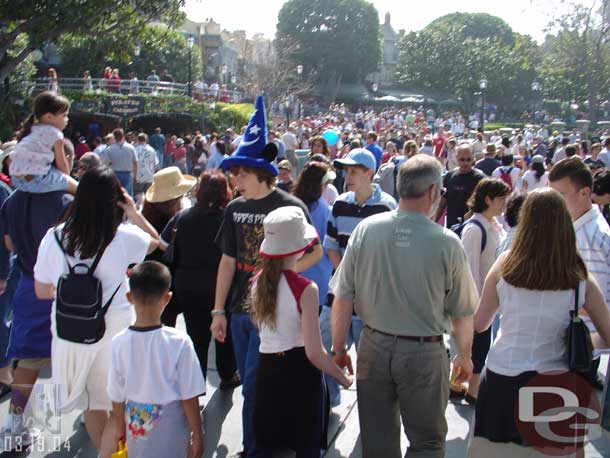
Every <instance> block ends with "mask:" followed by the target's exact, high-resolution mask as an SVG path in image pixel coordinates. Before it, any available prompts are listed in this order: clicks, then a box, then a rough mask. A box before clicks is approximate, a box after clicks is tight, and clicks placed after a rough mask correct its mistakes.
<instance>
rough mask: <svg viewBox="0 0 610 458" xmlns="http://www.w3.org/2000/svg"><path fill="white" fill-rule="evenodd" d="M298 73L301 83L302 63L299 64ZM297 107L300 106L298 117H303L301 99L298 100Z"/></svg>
mask: <svg viewBox="0 0 610 458" xmlns="http://www.w3.org/2000/svg"><path fill="white" fill-rule="evenodd" d="M297 75H299V83H300V82H301V77H302V75H303V66H302V65H297ZM297 107H298V119H301V102H300V101H299V100H297Z"/></svg>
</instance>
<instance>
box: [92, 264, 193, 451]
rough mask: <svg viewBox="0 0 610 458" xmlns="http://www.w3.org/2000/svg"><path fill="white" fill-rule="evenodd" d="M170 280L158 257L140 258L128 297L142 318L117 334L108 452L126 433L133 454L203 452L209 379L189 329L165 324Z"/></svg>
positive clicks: (110, 376) (111, 374) (110, 382)
mask: <svg viewBox="0 0 610 458" xmlns="http://www.w3.org/2000/svg"><path fill="white" fill-rule="evenodd" d="M170 284H171V275H170V273H169V270H168V269H167V267H165V266H164V265H163V264H161V263H159V262H156V261H145V262H143V263H141V264H138V265H137V266H135V267H134V268H133V269H132V271H131V273H130V277H129V287H130V292H129V293H127V298H128V300H129V302H131V303H132V304H133V305H134V307H135V309H136V322H135V323H134V324H133V326H130V327H129V328H127V329H125V330H123V331H122V332H120V333H119V334H117V335H116V336H115V337H114V338H113V339H112V356H111V359H110V372H109V373H108V396H109V397H110V399H111V400H112V405H113V408H112V418H111V421H112V430H113V434H112V437H113V440H112V441H111V443H110V444H108V445H109V447H105V448H104V449H103V450H102V453H101V456H102V458H107V457H108V455H107V454H106V453H107V451H108V449H110V450H111V449H112V448H116V444H117V442H118V441H119V440H121V439H124V438H125V437H126V438H127V450H128V454H129V458H148V457H177V458H201V455H202V453H203V429H202V426H201V414H200V412H199V396H200V395H202V394H204V393H205V380H204V378H203V374H202V372H201V367H200V365H199V360H198V359H197V354H196V353H195V348H194V346H193V342H192V341H191V338H190V337H189V336H188V335H187V334H186V333H185V332H183V331H180V330H178V329H174V328H170V327H166V326H163V325H162V324H161V313H162V312H163V309H164V308H165V306H166V305H167V303H168V302H169V300H170V299H171V297H172V293H170V291H169V288H170ZM104 445H105V446H106V445H107V444H104Z"/></svg>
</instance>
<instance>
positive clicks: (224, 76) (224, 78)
mask: <svg viewBox="0 0 610 458" xmlns="http://www.w3.org/2000/svg"><path fill="white" fill-rule="evenodd" d="M227 70H228V68H227V64H222V67H220V72H221V73H222V84H227Z"/></svg>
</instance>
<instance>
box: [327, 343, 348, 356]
mask: <svg viewBox="0 0 610 458" xmlns="http://www.w3.org/2000/svg"><path fill="white" fill-rule="evenodd" d="M346 353H347V346H345V345H344V346H343V348H342V349H340V350H338V351H336V350H335V348H334V347H333V348H331V349H330V352H329V354H330V356H336V355H339V356H341V355H344V354H346Z"/></svg>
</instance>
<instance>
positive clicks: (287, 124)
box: [284, 96, 290, 129]
mask: <svg viewBox="0 0 610 458" xmlns="http://www.w3.org/2000/svg"><path fill="white" fill-rule="evenodd" d="M284 109H285V110H286V129H288V126H290V97H288V96H286V101H285V102H284Z"/></svg>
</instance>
